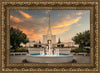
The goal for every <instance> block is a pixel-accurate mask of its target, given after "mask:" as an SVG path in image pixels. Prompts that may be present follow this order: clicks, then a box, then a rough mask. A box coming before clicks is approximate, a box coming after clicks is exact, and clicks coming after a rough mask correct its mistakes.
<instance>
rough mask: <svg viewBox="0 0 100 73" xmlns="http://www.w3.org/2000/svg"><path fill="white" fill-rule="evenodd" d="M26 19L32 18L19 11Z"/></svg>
mask: <svg viewBox="0 0 100 73" xmlns="http://www.w3.org/2000/svg"><path fill="white" fill-rule="evenodd" d="M19 13H21V14H22V15H23V16H24V17H25V18H31V16H30V15H29V14H27V13H25V12H23V11H19Z"/></svg>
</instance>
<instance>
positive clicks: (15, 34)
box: [10, 27, 29, 49]
mask: <svg viewBox="0 0 100 73" xmlns="http://www.w3.org/2000/svg"><path fill="white" fill-rule="evenodd" d="M27 42H29V40H28V38H27V35H26V34H24V33H23V32H22V31H20V30H19V29H15V28H12V27H11V28H10V44H11V45H12V48H13V49H17V48H18V47H20V43H24V44H26V43H27Z"/></svg>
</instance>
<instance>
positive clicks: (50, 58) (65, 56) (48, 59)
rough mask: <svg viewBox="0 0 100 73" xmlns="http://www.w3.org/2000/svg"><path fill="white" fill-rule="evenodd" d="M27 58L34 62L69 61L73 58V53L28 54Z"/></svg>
mask: <svg viewBox="0 0 100 73" xmlns="http://www.w3.org/2000/svg"><path fill="white" fill-rule="evenodd" d="M26 60H27V61H28V62H33V63H68V62H71V61H72V60H73V55H71V54H59V56H56V55H52V56H48V55H43V56H42V55H40V54H27V57H26Z"/></svg>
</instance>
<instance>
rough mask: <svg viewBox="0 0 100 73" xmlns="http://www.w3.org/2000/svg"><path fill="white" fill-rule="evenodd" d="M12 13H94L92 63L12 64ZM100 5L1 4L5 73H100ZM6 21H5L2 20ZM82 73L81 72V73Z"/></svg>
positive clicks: (57, 1) (56, 1) (40, 0)
mask: <svg viewBox="0 0 100 73" xmlns="http://www.w3.org/2000/svg"><path fill="white" fill-rule="evenodd" d="M10 9H25V10H28V9H29V10H30V9H32V10H40V9H41V10H42V9H43V10H46V9H47V10H56V9H57V10H90V26H91V27H90V29H91V63H89V64H78V63H69V64H64V63H60V64H38V63H24V64H23V63H22V64H14V63H13V64H10V63H9V47H10V45H9V42H10V39H9V38H10V36H9V33H10V32H9V27H10V25H9V24H10V22H9V11H10ZM98 9H99V1H98V0H97V1H91V0H89V1H84V2H81V1H79V0H78V1H72V0H71V1H70V2H68V1H65V0H62V1H60V0H52V1H43V0H37V1H32V0H30V1H29V2H27V1H24V2H23V1H10V0H9V1H0V10H1V11H0V24H1V26H0V28H1V29H0V30H1V31H0V32H1V37H0V40H1V41H0V42H1V46H0V47H1V51H0V53H1V56H0V58H1V60H0V61H1V73H4V72H5V71H6V72H5V73H7V72H8V73H10V72H16V73H17V72H19V71H20V72H22V71H23V72H25V73H27V72H30V73H31V72H32V71H34V72H36V71H38V72H43V71H48V72H51V71H52V72H53V71H55V72H59V71H60V72H68V73H69V72H76V71H79V73H81V72H85V73H91V72H93V73H96V72H97V73H99V72H98V71H99V54H98V52H99V51H98V50H99V48H100V46H99V20H98V15H99V10H98ZM1 18H2V19H1ZM77 73H78V72H77Z"/></svg>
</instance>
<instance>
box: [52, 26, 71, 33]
mask: <svg viewBox="0 0 100 73" xmlns="http://www.w3.org/2000/svg"><path fill="white" fill-rule="evenodd" d="M69 29H70V27H67V28H60V29H53V30H52V33H53V34H54V35H57V34H62V33H64V32H65V31H68V30H69Z"/></svg>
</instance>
